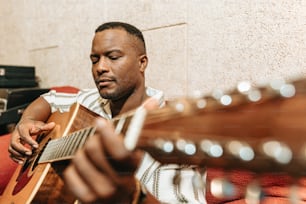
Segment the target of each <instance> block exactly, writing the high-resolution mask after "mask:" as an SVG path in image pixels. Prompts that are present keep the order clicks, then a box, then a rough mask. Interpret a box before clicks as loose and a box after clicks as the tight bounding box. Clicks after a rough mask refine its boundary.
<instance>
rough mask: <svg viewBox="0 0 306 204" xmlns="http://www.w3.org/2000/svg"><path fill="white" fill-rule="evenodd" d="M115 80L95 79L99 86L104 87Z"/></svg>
mask: <svg viewBox="0 0 306 204" xmlns="http://www.w3.org/2000/svg"><path fill="white" fill-rule="evenodd" d="M114 81H115V80H114V79H109V78H107V79H99V80H96V83H97V85H98V86H99V87H100V88H101V87H106V86H109V85H110V84H111V83H113V82H114Z"/></svg>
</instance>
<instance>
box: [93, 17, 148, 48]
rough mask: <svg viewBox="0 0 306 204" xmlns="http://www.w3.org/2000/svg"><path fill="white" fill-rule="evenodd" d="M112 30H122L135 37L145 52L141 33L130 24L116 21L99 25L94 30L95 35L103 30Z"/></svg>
mask: <svg viewBox="0 0 306 204" xmlns="http://www.w3.org/2000/svg"><path fill="white" fill-rule="evenodd" d="M114 28H122V29H124V30H125V31H126V32H128V33H129V34H131V35H133V36H135V37H136V38H137V39H139V40H140V41H141V42H142V43H143V46H144V50H146V43H145V40H144V37H143V34H142V32H141V31H140V30H139V29H138V28H136V27H135V26H133V25H131V24H128V23H124V22H118V21H113V22H107V23H103V24H102V25H100V26H99V27H98V28H97V29H96V30H95V33H97V32H101V31H104V30H108V29H114Z"/></svg>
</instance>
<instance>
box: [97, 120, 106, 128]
mask: <svg viewBox="0 0 306 204" xmlns="http://www.w3.org/2000/svg"><path fill="white" fill-rule="evenodd" d="M96 125H97V126H99V127H104V126H105V125H106V123H105V120H104V119H97V120H96Z"/></svg>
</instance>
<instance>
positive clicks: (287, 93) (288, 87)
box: [279, 84, 295, 98]
mask: <svg viewBox="0 0 306 204" xmlns="http://www.w3.org/2000/svg"><path fill="white" fill-rule="evenodd" d="M279 93H280V95H281V96H283V97H285V98H290V97H293V96H294V95H295V87H294V85H292V84H284V85H282V86H281V87H280V90H279Z"/></svg>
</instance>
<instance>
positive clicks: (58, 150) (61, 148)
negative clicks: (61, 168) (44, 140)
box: [38, 127, 95, 163]
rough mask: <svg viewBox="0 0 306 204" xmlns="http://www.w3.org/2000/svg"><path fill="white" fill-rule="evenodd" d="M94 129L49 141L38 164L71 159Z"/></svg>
mask: <svg viewBox="0 0 306 204" xmlns="http://www.w3.org/2000/svg"><path fill="white" fill-rule="evenodd" d="M94 132H95V127H88V128H84V129H81V130H79V131H76V132H73V133H72V134H70V135H67V136H64V137H61V138H58V139H54V140H50V141H49V142H48V144H47V145H46V146H45V148H44V150H43V151H42V155H41V156H40V158H39V161H38V163H45V162H54V161H60V160H66V159H71V158H72V157H73V155H74V154H75V153H76V151H77V150H78V149H79V148H81V147H83V145H84V143H85V141H86V140H87V138H88V137H90V136H91V135H93V134H94Z"/></svg>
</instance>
